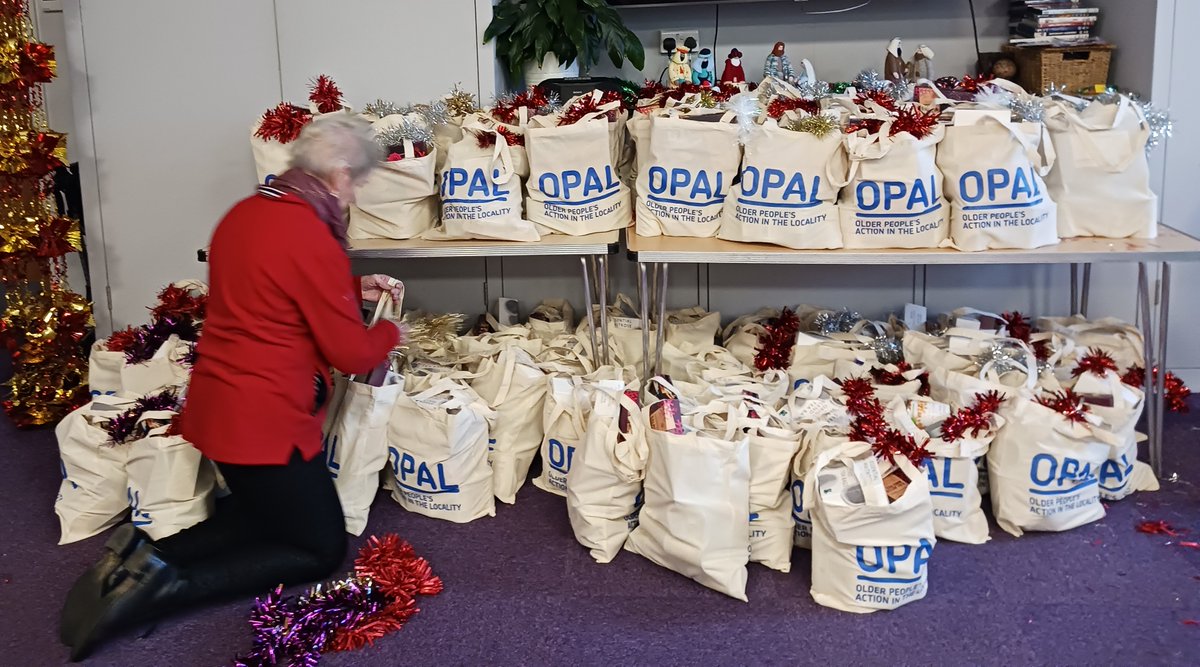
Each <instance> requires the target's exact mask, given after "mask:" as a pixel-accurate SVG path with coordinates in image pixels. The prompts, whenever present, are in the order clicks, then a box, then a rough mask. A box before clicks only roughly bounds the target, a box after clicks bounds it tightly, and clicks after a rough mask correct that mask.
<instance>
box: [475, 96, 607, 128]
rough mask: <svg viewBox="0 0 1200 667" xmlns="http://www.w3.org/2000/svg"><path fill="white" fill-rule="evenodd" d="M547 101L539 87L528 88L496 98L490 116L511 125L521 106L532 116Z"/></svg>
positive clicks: (518, 114) (515, 119)
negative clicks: (507, 96) (507, 97)
mask: <svg viewBox="0 0 1200 667" xmlns="http://www.w3.org/2000/svg"><path fill="white" fill-rule="evenodd" d="M618 95H619V93H618ZM549 103H550V100H549V99H548V98H547V97H546V93H544V92H543V91H542V89H541V88H530V89H529V90H526V91H524V92H521V93H517V94H516V95H513V96H512V97H511V98H509V99H502V100H497V101H496V104H495V105H493V106H492V111H491V113H492V118H495V119H496V120H498V121H500V122H501V123H508V124H509V125H513V124H515V123H517V122H518V121H519V120H520V109H521V108H522V107H525V108H526V109H529V110H531V112H530V113H528V115H530V116H532V115H534V114H536V113H537V111H538V110H539V109H541V108H542V107H545V106H547V105H548V104H549Z"/></svg>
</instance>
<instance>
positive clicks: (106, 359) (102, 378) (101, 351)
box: [88, 338, 125, 396]
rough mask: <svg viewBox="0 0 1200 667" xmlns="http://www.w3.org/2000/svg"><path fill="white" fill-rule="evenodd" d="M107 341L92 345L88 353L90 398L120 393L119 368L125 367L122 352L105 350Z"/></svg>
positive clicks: (99, 341)
mask: <svg viewBox="0 0 1200 667" xmlns="http://www.w3.org/2000/svg"><path fill="white" fill-rule="evenodd" d="M107 343H108V339H107V338H106V339H104V340H98V341H96V342H95V343H92V349H91V352H89V353H88V389H89V390H91V392H92V396H112V395H114V394H119V393H121V368H122V367H123V366H124V365H125V353H124V352H112V351H109V350H108V349H106V346H107Z"/></svg>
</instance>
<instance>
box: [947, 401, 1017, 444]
mask: <svg viewBox="0 0 1200 667" xmlns="http://www.w3.org/2000/svg"><path fill="white" fill-rule="evenodd" d="M1002 402H1004V397H1003V396H1001V395H1000V392H998V391H989V392H987V393H981V394H975V400H974V402H972V403H971V405H970V406H969V407H967V406H964V407H961V408H959V409H958V410H955V411H954V414H952V415H950V416H949V417H947V418H946V421H944V422H942V440H945V441H946V442H954V441H955V440H961V439H962V438H963V437H964V436H965V435H966V434H968V433H970V434H971V437H972V438H978V437H979V434H980V433H983V432H984V431H986V430H988V429H989V428H991V427H992V425H993V422H992V417H993V416H995V414H996V410H998V409H1000V404H1001V403H1002Z"/></svg>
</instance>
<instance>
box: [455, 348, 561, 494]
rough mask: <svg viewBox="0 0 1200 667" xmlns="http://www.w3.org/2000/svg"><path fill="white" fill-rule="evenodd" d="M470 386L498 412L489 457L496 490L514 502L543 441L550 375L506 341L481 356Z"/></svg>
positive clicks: (492, 431)
mask: <svg viewBox="0 0 1200 667" xmlns="http://www.w3.org/2000/svg"><path fill="white" fill-rule="evenodd" d="M471 388H472V389H473V390H475V392H476V393H477V394H479V396H480V398H482V399H483V400H485V401H487V403H488V405H489V406H490V407H491V408H492V410H494V411H495V414H496V419H495V425H494V426H493V428H492V430H491V443H490V449H491V453H490V454H489V455H488V460H489V461H490V462H491V465H492V485H493V491H494V493H495V494H496V498H497V499H498V500H500V501H501V502H504V503H508V504H510V505H511V504H513V503H515V502H516V501H517V491H518V490H520V488H521V486H522V485H524V484H525V478H526V477H527V476H528V475H529V466H530V464H532V463H533V458H534V456H536V455H537V452H538V449H539V448H540V447H541V445H542V436H543V435H544V432H543V430H542V429H543V426H542V407H543V404H544V402H545V399H546V388H547V387H546V375H545V373H543V372H542V369H541V368H539V367H538V364H537V362H536V361H534V360H533V357H532V356H530V355H529V353H528V352H526V351H525V350H523V349H521V348H520V347H518V346H517V345H506V346H504V347H502V348H501V349H500V353H499V354H497V355H496V356H494V357H487V358H485V359H484V360H483V362H482V363H481V364H480V365H479V370H478V371H477V373H476V377H475V378H474V379H472V380H471Z"/></svg>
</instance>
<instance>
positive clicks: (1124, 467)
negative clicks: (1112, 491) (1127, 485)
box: [1100, 454, 1133, 486]
mask: <svg viewBox="0 0 1200 667" xmlns="http://www.w3.org/2000/svg"><path fill="white" fill-rule="evenodd" d="M1132 472H1133V464H1132V463H1130V462H1129V457H1128V456H1127V455H1125V454H1122V455H1121V460H1120V461H1111V460H1110V461H1105V462H1104V464H1103V465H1101V466H1100V485H1101V486H1104V485H1106V484H1108V483H1109V482H1117V483H1118V484H1119V483H1121V482H1124V481H1125V477H1126V476H1128V475H1129V474H1130V473H1132Z"/></svg>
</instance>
